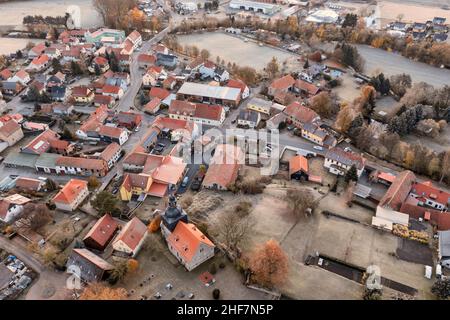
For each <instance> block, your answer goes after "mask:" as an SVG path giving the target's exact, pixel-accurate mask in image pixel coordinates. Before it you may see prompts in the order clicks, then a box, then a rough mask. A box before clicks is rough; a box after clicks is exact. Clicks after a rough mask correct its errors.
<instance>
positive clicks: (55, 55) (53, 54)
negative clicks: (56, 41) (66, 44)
mask: <svg viewBox="0 0 450 320" xmlns="http://www.w3.org/2000/svg"><path fill="white" fill-rule="evenodd" d="M44 54H46V55H47V56H48V57H49V58H50V59H59V58H60V57H61V51H60V50H59V49H58V48H56V47H48V48H45V50H44Z"/></svg>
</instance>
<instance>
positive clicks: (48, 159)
mask: <svg viewBox="0 0 450 320" xmlns="http://www.w3.org/2000/svg"><path fill="white" fill-rule="evenodd" d="M60 157H61V155H60V154H56V153H43V154H41V155H40V156H39V158H38V159H37V160H36V164H35V165H36V167H40V168H56V160H57V159H58V158H60Z"/></svg>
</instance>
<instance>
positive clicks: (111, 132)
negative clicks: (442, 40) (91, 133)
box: [98, 126, 124, 138]
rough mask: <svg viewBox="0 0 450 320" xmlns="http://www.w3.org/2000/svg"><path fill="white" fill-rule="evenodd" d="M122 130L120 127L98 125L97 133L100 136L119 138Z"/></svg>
mask: <svg viewBox="0 0 450 320" xmlns="http://www.w3.org/2000/svg"><path fill="white" fill-rule="evenodd" d="M123 131H124V130H123V129H122V128H117V127H110V126H100V129H99V130H98V134H99V135H101V136H106V137H112V138H119V137H120V135H121V134H122V132H123Z"/></svg>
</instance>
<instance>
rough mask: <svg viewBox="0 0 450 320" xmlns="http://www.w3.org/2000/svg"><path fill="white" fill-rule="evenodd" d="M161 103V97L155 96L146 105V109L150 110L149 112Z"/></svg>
mask: <svg viewBox="0 0 450 320" xmlns="http://www.w3.org/2000/svg"><path fill="white" fill-rule="evenodd" d="M160 104H161V99H160V98H157V97H155V98H153V99H152V100H150V102H149V103H147V104H146V105H145V107H144V110H145V111H148V112H153V111H154V110H155V109H156V108H157V107H158V106H159V105H160Z"/></svg>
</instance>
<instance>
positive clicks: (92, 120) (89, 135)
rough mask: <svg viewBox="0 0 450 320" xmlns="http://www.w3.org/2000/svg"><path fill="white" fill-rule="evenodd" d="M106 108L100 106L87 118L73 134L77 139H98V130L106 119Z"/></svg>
mask: <svg viewBox="0 0 450 320" xmlns="http://www.w3.org/2000/svg"><path fill="white" fill-rule="evenodd" d="M108 116H109V114H108V107H107V106H106V105H101V106H100V107H98V108H97V109H96V110H95V111H94V112H92V113H91V115H90V116H89V118H87V119H86V121H85V122H84V123H83V124H82V125H81V126H80V127H79V128H78V130H77V131H76V132H75V134H76V135H77V137H78V138H79V139H83V140H86V139H100V138H99V135H98V132H97V131H98V130H99V128H100V126H102V125H103V123H104V122H105V120H106V119H107V118H108Z"/></svg>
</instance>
